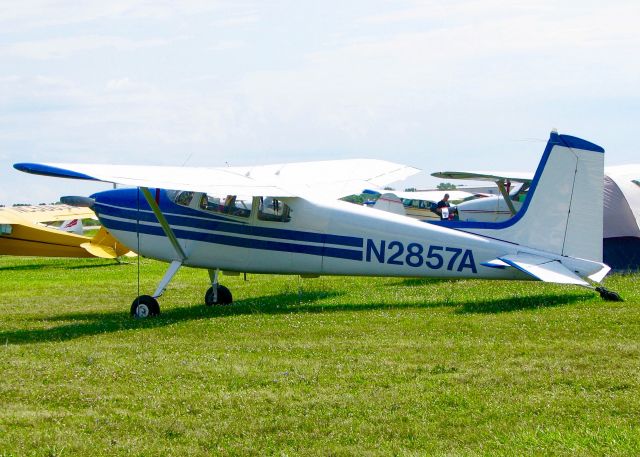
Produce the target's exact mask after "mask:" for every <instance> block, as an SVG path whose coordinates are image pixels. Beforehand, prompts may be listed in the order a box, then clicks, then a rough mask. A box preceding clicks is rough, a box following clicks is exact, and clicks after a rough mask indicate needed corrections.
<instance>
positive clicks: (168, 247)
mask: <svg viewBox="0 0 640 457" xmlns="http://www.w3.org/2000/svg"><path fill="white" fill-rule="evenodd" d="M151 192H152V193H154V194H155V197H156V201H157V203H158V206H159V207H160V209H161V211H162V213H163V214H164V216H165V217H166V220H167V222H168V223H169V225H170V226H171V229H172V230H173V232H174V233H175V235H176V238H177V239H178V242H179V243H180V246H181V248H182V250H183V251H184V253H185V255H186V258H185V259H184V260H183V265H187V266H192V267H197V268H207V269H216V268H219V269H222V270H227V271H237V272H251V273H276V274H302V275H363V276H400V277H442V278H488V279H524V280H526V279H531V278H530V277H529V276H528V275H525V274H523V273H521V272H520V271H518V270H516V269H513V268H509V269H505V268H496V267H492V266H486V265H483V263H486V262H489V261H491V260H492V259H495V258H496V257H498V256H500V255H505V253H513V254H516V253H518V252H529V253H535V252H536V251H535V250H531V249H526V248H522V247H520V246H518V245H514V244H513V243H507V242H502V241H499V240H493V239H489V238H486V237H481V236H478V235H473V234H469V233H464V232H461V231H457V230H451V229H447V228H443V227H438V226H432V225H429V224H424V223H422V222H419V221H416V220H413V219H411V218H407V217H405V216H401V215H393V214H389V213H385V212H382V211H378V210H375V209H371V208H366V207H361V206H358V205H353V204H351V203H346V202H342V201H329V202H310V201H308V200H305V199H302V198H282V199H281V202H282V203H284V204H286V205H288V206H289V208H290V217H289V218H288V220H286V221H283V220H279V221H274V220H260V219H259V217H258V216H257V212H258V209H257V206H258V204H259V202H258V201H257V200H256V199H255V198H254V200H253V203H252V204H250V205H249V209H247V210H245V213H244V214H243V215H242V216H238V215H236V214H223V213H212V212H210V211H207V210H205V209H202V208H200V207H199V206H197V205H193V204H192V205H191V206H184V205H180V204H178V203H176V202H175V201H174V200H172V199H171V198H170V193H171V192H173V191H171V192H167V191H165V190H153V189H152V190H151ZM93 198H94V199H95V204H94V207H93V209H94V211H95V212H96V214H97V215H98V217H99V218H100V221H101V222H102V223H103V224H104V225H105V227H106V228H107V229H108V230H109V231H110V232H111V233H112V234H113V235H114V236H115V237H116V238H118V239H119V240H120V241H121V242H122V243H124V244H125V245H127V246H129V247H131V248H132V249H134V250H137V251H138V252H139V253H140V254H142V255H144V256H147V257H151V258H155V259H158V260H163V261H169V262H170V261H173V260H176V251H175V249H174V247H173V246H172V244H171V243H170V241H169V239H168V238H167V237H166V236H165V234H164V232H163V229H162V227H161V225H160V224H159V222H158V220H157V219H156V216H155V215H154V214H153V212H152V211H151V209H150V207H149V206H148V205H147V203H146V201H145V200H144V198H143V197H142V196H141V195H139V191H138V190H137V189H118V190H112V191H105V192H101V193H98V194H95V195H94V196H93ZM198 198H200V195H199V194H196V195H195V197H194V200H193V201H197V199H198ZM138 209H139V211H138ZM575 268H580V267H574V269H575Z"/></svg>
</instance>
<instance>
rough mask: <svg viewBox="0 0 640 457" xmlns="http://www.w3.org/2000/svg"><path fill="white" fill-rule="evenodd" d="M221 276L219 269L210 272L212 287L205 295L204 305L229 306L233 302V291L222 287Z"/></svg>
mask: <svg viewBox="0 0 640 457" xmlns="http://www.w3.org/2000/svg"><path fill="white" fill-rule="evenodd" d="M219 274H220V269H219V268H216V269H215V270H209V278H210V279H211V287H209V290H207V293H206V294H205V295H204V303H205V305H207V306H212V305H229V304H231V303H232V302H233V297H232V296H231V291H230V290H229V289H227V288H226V287H225V286H221V285H220V284H218V275H219Z"/></svg>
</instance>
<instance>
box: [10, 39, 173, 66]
mask: <svg viewBox="0 0 640 457" xmlns="http://www.w3.org/2000/svg"><path fill="white" fill-rule="evenodd" d="M168 42H169V41H168V40H164V39H146V40H131V39H127V38H122V37H117V36H99V35H85V36H73V37H67V38H49V39H44V40H34V41H23V42H17V43H12V44H8V45H5V46H0V55H5V56H10V57H19V58H24V59H42V60H48V59H61V58H65V57H69V56H71V55H73V54H76V53H81V52H88V51H95V50H99V49H104V48H112V49H115V50H118V51H132V50H136V49H142V48H149V47H156V46H162V45H165V44H167V43H168Z"/></svg>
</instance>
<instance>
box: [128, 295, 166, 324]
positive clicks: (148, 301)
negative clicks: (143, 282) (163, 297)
mask: <svg viewBox="0 0 640 457" xmlns="http://www.w3.org/2000/svg"><path fill="white" fill-rule="evenodd" d="M158 314H160V305H159V304H158V300H156V299H155V298H153V297H152V296H151V295H140V296H139V297H137V298H136V299H135V300H133V303H131V315H132V316H133V317H135V318H137V319H145V318H147V317H154V316H157V315H158Z"/></svg>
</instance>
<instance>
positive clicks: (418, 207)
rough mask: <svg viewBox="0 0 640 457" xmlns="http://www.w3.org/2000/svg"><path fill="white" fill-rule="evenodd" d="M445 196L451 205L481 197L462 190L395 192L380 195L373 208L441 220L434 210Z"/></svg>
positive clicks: (424, 218)
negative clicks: (447, 196)
mask: <svg viewBox="0 0 640 457" xmlns="http://www.w3.org/2000/svg"><path fill="white" fill-rule="evenodd" d="M381 192H384V191H381ZM445 195H449V201H450V202H451V203H453V202H456V203H458V202H462V201H464V200H467V199H470V198H475V197H477V196H481V195H479V194H474V193H471V192H465V191H461V190H426V191H425V190H423V191H415V192H401V191H395V190H394V191H389V192H388V193H383V194H382V195H380V197H379V198H378V199H377V200H376V202H375V204H374V205H373V208H376V209H380V210H383V211H388V212H391V213H396V214H406V215H407V216H411V217H415V218H418V219H422V220H426V219H433V220H440V219H441V216H440V214H438V213H436V212H435V211H434V210H433V208H434V206H435V205H436V204H437V203H438V202H439V201H440V200H442V199H443V198H444V196H445Z"/></svg>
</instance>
